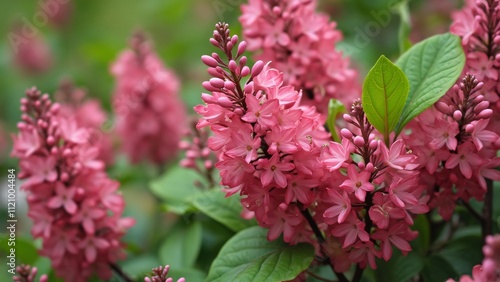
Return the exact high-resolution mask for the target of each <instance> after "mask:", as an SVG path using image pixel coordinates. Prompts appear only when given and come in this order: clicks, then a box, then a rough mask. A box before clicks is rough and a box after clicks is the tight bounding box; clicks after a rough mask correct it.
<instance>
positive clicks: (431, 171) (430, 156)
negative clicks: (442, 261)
mask: <svg viewBox="0 0 500 282" xmlns="http://www.w3.org/2000/svg"><path fill="white" fill-rule="evenodd" d="M483 87H484V84H483V83H482V82H479V81H478V80H477V79H476V78H475V77H474V76H473V75H470V74H467V75H466V76H465V77H464V78H463V79H462V81H461V82H459V83H457V84H456V85H455V86H453V87H452V88H451V89H450V90H449V91H448V93H447V94H446V95H445V96H444V97H443V98H441V99H440V100H439V101H438V102H437V103H436V104H435V107H433V108H431V109H429V110H427V111H425V112H424V113H422V114H421V115H420V116H418V117H417V118H416V119H415V120H414V121H412V122H411V123H410V124H409V126H408V128H409V129H411V134H409V135H406V136H404V138H405V140H406V142H407V144H408V145H410V146H411V148H412V150H413V152H414V153H415V154H417V155H418V156H419V160H420V161H419V162H420V165H419V167H420V168H421V175H422V176H421V180H422V181H421V182H422V183H423V184H425V185H426V186H427V187H428V188H427V189H428V191H429V195H431V198H432V200H431V202H430V206H431V207H432V208H438V211H439V213H440V215H441V216H442V217H443V218H444V219H446V220H448V219H450V217H451V215H452V214H453V211H454V208H455V203H456V202H457V201H458V200H461V201H465V202H468V201H469V200H470V199H471V198H475V199H477V200H482V199H483V198H484V195H485V192H486V188H487V187H486V180H485V179H486V178H489V179H493V180H500V173H499V172H498V171H497V170H496V169H495V168H496V167H498V166H499V164H500V159H499V158H498V157H496V151H497V149H498V148H499V147H500V143H499V142H498V135H497V134H496V133H495V132H493V131H490V130H487V129H486V128H487V127H488V124H489V122H490V117H491V116H492V114H493V111H492V110H491V109H490V108H489V107H490V103H489V102H488V101H487V100H485V97H484V96H483V95H482V93H484V92H482V89H483ZM415 136H418V138H415Z"/></svg>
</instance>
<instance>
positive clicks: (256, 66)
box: [251, 61, 264, 77]
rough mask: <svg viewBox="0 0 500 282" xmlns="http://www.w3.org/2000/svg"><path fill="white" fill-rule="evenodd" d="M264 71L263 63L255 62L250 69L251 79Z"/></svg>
mask: <svg viewBox="0 0 500 282" xmlns="http://www.w3.org/2000/svg"><path fill="white" fill-rule="evenodd" d="M263 69H264V62H263V61H257V62H255V64H254V65H253V67H252V72H251V73H252V77H255V76H257V75H259V74H260V73H261V72H262V70H263Z"/></svg>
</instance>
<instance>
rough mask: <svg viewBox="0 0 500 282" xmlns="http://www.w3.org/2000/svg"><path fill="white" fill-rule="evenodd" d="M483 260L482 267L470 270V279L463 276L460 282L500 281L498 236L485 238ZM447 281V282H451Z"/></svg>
mask: <svg viewBox="0 0 500 282" xmlns="http://www.w3.org/2000/svg"><path fill="white" fill-rule="evenodd" d="M483 254H484V259H483V263H482V265H476V266H474V268H473V269H472V277H470V276H469V275H463V276H462V277H460V282H490V281H499V280H500V235H498V234H497V235H494V236H492V235H490V236H488V237H486V244H485V245H484V247H483ZM453 281H454V280H453V279H448V280H447V282H453Z"/></svg>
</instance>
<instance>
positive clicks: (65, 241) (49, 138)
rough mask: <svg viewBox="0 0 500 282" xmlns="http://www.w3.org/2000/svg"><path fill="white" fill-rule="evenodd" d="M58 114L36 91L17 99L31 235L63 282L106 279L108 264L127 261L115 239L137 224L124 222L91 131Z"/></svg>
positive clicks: (17, 149)
mask: <svg viewBox="0 0 500 282" xmlns="http://www.w3.org/2000/svg"><path fill="white" fill-rule="evenodd" d="M60 109H61V106H60V105H59V104H57V103H52V102H51V100H50V98H49V96H48V95H47V94H43V95H42V94H41V92H40V91H38V90H37V89H36V88H32V89H29V90H27V91H26V98H23V99H21V111H22V112H23V115H22V122H20V123H19V124H18V128H19V133H18V135H17V136H14V148H13V151H12V156H14V157H17V158H19V166H20V168H21V171H20V172H19V178H21V179H24V180H25V181H24V182H23V184H22V186H21V189H23V190H24V191H26V192H27V201H28V205H29V210H28V216H29V217H30V218H31V219H32V220H33V227H32V230H31V233H32V235H33V237H35V238H41V239H42V250H41V254H42V255H44V256H47V257H49V258H50V259H51V261H52V266H53V268H54V269H55V271H56V274H58V275H59V276H61V277H64V279H65V280H68V281H86V280H87V279H88V278H89V277H90V276H91V275H92V274H93V273H94V272H97V274H98V276H99V277H100V278H102V279H109V278H110V277H111V268H110V265H112V264H114V263H115V262H116V261H117V260H118V259H120V258H122V257H123V256H124V253H123V252H122V247H123V246H122V245H123V244H122V243H121V242H120V239H121V237H122V236H123V235H124V234H125V231H126V230H127V229H128V228H129V227H131V226H132V225H133V224H134V221H133V220H132V219H130V218H122V217H121V216H122V212H123V209H124V205H125V203H124V201H123V198H122V196H121V195H120V194H118V193H117V189H118V187H119V183H118V182H116V181H113V180H111V179H109V178H108V176H107V175H106V173H105V172H104V164H103V162H101V161H100V160H98V159H97V155H98V152H99V151H98V148H96V147H94V146H91V145H89V144H90V142H89V139H88V138H89V134H88V131H87V130H86V129H85V128H81V127H79V126H78V125H77V122H76V121H75V120H74V119H72V118H68V117H66V116H64V115H60V114H59V111H60Z"/></svg>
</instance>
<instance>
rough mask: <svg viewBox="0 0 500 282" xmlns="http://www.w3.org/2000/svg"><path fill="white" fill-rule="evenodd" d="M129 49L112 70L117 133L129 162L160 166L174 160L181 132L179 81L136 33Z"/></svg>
mask: <svg viewBox="0 0 500 282" xmlns="http://www.w3.org/2000/svg"><path fill="white" fill-rule="evenodd" d="M131 46H132V50H126V51H124V52H123V53H121V54H120V56H119V57H118V59H117V60H116V62H115V63H114V64H113V66H112V67H111V73H112V74H113V75H114V76H115V79H116V89H115V98H114V101H113V107H114V110H115V114H116V117H117V130H118V134H119V135H120V137H121V141H122V145H123V149H124V151H125V152H126V153H127V154H128V155H129V157H130V159H131V160H132V162H134V163H135V162H139V161H141V160H149V161H151V162H153V163H155V164H158V165H162V164H164V163H166V162H167V161H169V160H171V159H173V158H175V157H176V154H177V149H178V146H177V145H178V143H179V141H180V139H181V137H182V134H183V133H184V132H183V130H184V121H185V120H186V118H185V115H186V113H185V108H184V105H183V103H182V102H181V100H180V98H179V97H178V92H179V81H178V79H177V78H176V77H175V75H174V73H172V72H171V71H169V70H167V69H166V68H165V67H164V65H163V63H162V62H161V61H160V59H159V58H158V57H157V55H156V54H155V53H154V51H153V49H152V46H151V44H150V43H149V42H147V41H146V40H145V38H144V36H143V35H141V34H140V33H138V34H136V35H135V36H134V37H133V38H132V41H131Z"/></svg>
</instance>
